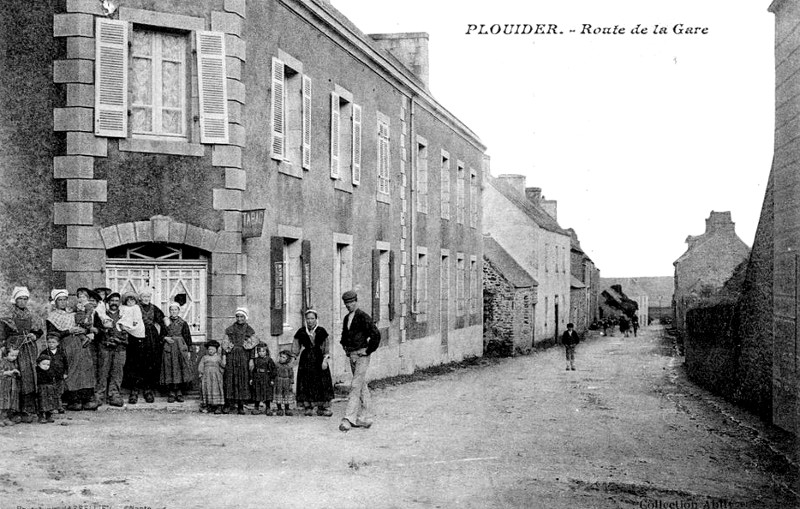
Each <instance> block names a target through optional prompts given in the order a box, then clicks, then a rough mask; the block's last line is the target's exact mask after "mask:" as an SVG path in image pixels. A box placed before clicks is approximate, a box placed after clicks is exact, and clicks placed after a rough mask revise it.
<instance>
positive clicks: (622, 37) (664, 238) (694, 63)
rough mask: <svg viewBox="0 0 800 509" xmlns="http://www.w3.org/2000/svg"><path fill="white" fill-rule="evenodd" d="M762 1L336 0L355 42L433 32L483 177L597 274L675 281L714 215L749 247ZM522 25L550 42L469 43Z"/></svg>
mask: <svg viewBox="0 0 800 509" xmlns="http://www.w3.org/2000/svg"><path fill="white" fill-rule="evenodd" d="M770 3H771V2H770V0H725V1H722V0H691V1H686V0H648V1H642V0H602V1H600V0H569V1H563V2H553V1H552V0H549V1H544V0H526V1H520V0H492V1H489V2H487V1H476V0H460V1H458V0H436V1H432V0H402V1H387V0H332V4H333V5H334V6H335V7H336V8H337V9H338V10H339V11H341V12H342V13H343V14H344V15H345V16H347V17H348V18H349V19H350V20H351V21H352V22H353V23H355V24H356V26H358V27H359V29H361V30H362V31H363V32H366V33H387V32H427V33H428V34H429V64H430V65H429V67H430V90H431V93H432V95H433V96H434V97H435V98H436V99H437V100H438V101H439V102H440V103H441V104H442V105H443V106H444V107H445V108H447V109H448V110H449V111H450V112H452V113H453V114H454V115H455V116H456V117H458V118H459V119H460V120H461V121H463V122H464V123H465V124H466V125H467V126H469V127H470V129H472V130H473V131H474V132H475V133H476V134H477V135H478V136H479V137H480V139H481V140H482V141H483V143H484V144H485V145H486V146H487V147H488V149H487V154H488V155H489V156H490V157H491V172H492V174H493V175H495V176H497V175H500V174H504V173H516V174H522V175H525V176H526V177H527V183H526V185H527V186H535V187H541V188H542V194H543V195H544V196H545V197H546V198H547V199H550V200H557V201H558V221H559V224H560V225H561V226H562V227H563V228H569V227H571V228H574V229H575V230H576V232H577V233H578V237H579V239H580V242H581V246H582V248H583V249H584V251H585V252H586V253H587V254H588V255H589V256H590V257H591V258H592V260H593V261H594V262H595V264H596V265H597V266H598V267H599V268H600V270H601V276H603V277H633V276H671V275H673V274H674V268H673V265H672V262H673V261H675V260H676V259H677V258H678V257H679V256H681V254H683V253H684V252H685V251H686V243H685V240H686V237H687V236H688V235H699V234H702V233H703V231H704V230H705V219H706V218H707V217H708V216H709V214H710V212H711V211H712V210H715V211H726V210H729V211H731V214H732V217H733V221H734V222H735V223H736V232H737V234H738V235H739V237H741V239H742V240H743V241H744V242H745V243H746V244H747V245H752V243H753V238H754V236H755V230H756V227H757V225H758V219H759V214H760V211H761V205H762V202H763V199H764V190H765V188H766V183H767V178H768V176H769V169H770V164H771V162H772V151H773V135H774V86H775V85H774V54H773V52H774V17H773V15H772V14H771V13H770V12H768V11H767V8H768V7H769V5H770ZM525 23H527V24H530V25H533V26H535V25H536V24H538V23H542V24H547V25H549V24H555V25H557V26H558V29H557V30H558V31H559V32H562V33H559V34H552V35H544V34H539V35H536V34H529V35H521V34H520V35H504V34H502V33H501V34H497V35H492V34H486V35H480V34H477V33H476V32H477V31H476V30H473V33H471V34H467V31H468V29H469V25H471V24H472V25H478V26H479V25H481V24H484V25H485V27H486V28H485V29H486V31H490V27H491V25H493V24H500V25H501V26H502V25H504V24H525ZM678 24H682V25H683V27H684V28H686V27H699V28H700V29H703V28H705V29H706V30H705V31H706V32H707V33H705V34H703V33H694V34H687V33H682V34H678V33H675V32H676V30H674V27H675V26H676V25H678ZM584 25H591V30H594V29H598V28H599V29H601V30H602V29H603V28H608V29H610V30H611V31H613V29H614V27H615V26H616V27H617V31H619V30H620V29H624V30H625V33H623V34H613V33H612V34H604V33H602V32H601V33H598V34H586V33H582V32H584V29H585V26H584ZM637 25H639V26H640V28H646V29H647V31H648V33H646V34H633V33H631V30H632V29H633V28H634V27H636V26H637ZM656 25H658V27H665V28H666V31H667V33H666V34H661V33H654V28H655V26H656ZM573 31H574V32H573ZM701 31H702V30H698V32H701Z"/></svg>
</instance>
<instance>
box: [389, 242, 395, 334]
mask: <svg viewBox="0 0 800 509" xmlns="http://www.w3.org/2000/svg"><path fill="white" fill-rule="evenodd" d="M394 285H395V283H394V251H389V320H394V316H395V314H394Z"/></svg>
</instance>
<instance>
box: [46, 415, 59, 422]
mask: <svg viewBox="0 0 800 509" xmlns="http://www.w3.org/2000/svg"><path fill="white" fill-rule="evenodd" d="M45 419H46V420H47V422H56V420H55V419H53V415H52V414H51V415H48V416H47V417H46V418H45Z"/></svg>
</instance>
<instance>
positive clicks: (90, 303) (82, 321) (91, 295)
mask: <svg viewBox="0 0 800 509" xmlns="http://www.w3.org/2000/svg"><path fill="white" fill-rule="evenodd" d="M75 294H76V295H77V297H78V303H77V305H76V306H75V325H77V326H78V327H83V329H84V330H85V331H86V333H85V334H82V336H83V337H82V338H81V340H82V342H83V346H86V345H88V344H89V343H90V342H91V341H93V340H94V335H95V334H97V329H95V328H94V316H93V315H94V311H95V309H97V306H98V303H99V302H100V296H99V295H98V294H97V293H95V292H94V291H92V290H89V289H88V288H78V290H77V291H76V292H75Z"/></svg>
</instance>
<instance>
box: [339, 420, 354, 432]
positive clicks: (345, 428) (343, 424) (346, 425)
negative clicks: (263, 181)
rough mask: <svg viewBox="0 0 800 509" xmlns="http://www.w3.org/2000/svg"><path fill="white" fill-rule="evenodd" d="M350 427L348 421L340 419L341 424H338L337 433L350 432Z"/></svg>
mask: <svg viewBox="0 0 800 509" xmlns="http://www.w3.org/2000/svg"><path fill="white" fill-rule="evenodd" d="M351 427H352V425H351V424H350V421H348V420H347V419H342V422H340V423H339V431H344V432H348V431H350V428H351Z"/></svg>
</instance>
